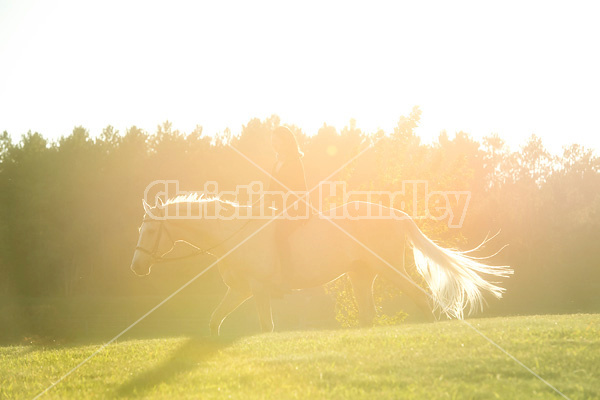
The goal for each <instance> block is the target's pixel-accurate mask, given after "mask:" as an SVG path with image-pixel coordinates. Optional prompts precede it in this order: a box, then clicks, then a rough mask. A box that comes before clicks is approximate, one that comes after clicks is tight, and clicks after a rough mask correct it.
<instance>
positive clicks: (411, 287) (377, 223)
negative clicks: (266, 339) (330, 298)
mask: <svg viewBox="0 0 600 400" xmlns="http://www.w3.org/2000/svg"><path fill="white" fill-rule="evenodd" d="M143 203H144V209H145V211H146V215H145V216H144V220H143V223H142V225H141V227H140V236H139V240H138V244H137V247H136V250H135V253H134V256H133V260H132V263H131V269H132V270H133V271H134V272H135V273H136V274H138V275H147V274H149V273H150V268H151V266H152V265H153V264H155V263H157V262H161V261H166V260H174V259H176V258H177V257H175V258H169V256H168V253H169V252H170V251H171V250H172V249H173V248H174V245H175V242H178V241H183V242H188V243H189V244H192V245H193V246H194V247H196V249H198V250H197V251H195V252H194V253H193V254H192V255H194V254H200V253H210V254H213V255H214V256H216V257H223V256H226V257H224V259H223V260H221V261H220V262H219V265H218V267H219V271H220V274H221V277H222V278H223V281H224V283H225V284H226V285H227V287H228V290H227V294H226V295H225V297H224V298H223V300H222V302H221V303H220V305H219V306H218V307H217V309H216V310H215V311H214V313H213V315H212V317H211V320H210V330H211V333H212V334H214V335H218V334H219V328H220V326H221V323H222V322H223V320H224V319H225V318H226V317H227V315H229V314H230V313H231V312H232V311H233V310H235V309H236V308H237V307H238V306H239V305H241V304H242V303H243V302H245V301H246V300H247V299H249V298H250V297H254V299H255V301H256V303H257V308H258V313H259V318H260V324H261V328H262V329H263V331H272V330H273V319H272V315H271V291H272V287H273V283H272V280H273V276H274V271H277V270H278V264H277V263H278V262H279V257H278V253H277V251H276V248H275V239H274V229H273V228H274V226H275V223H276V222H277V221H275V222H274V223H272V222H270V220H268V219H264V218H263V219H260V218H231V217H230V216H231V215H234V214H235V212H239V211H243V210H242V209H241V208H242V206H238V205H237V204H235V203H231V202H226V201H223V200H220V199H218V198H214V199H202V198H198V197H194V196H192V197H179V198H176V199H174V200H169V201H167V203H166V204H163V203H162V202H161V201H159V202H158V203H157V204H156V205H155V206H154V207H150V206H149V205H148V204H146V202H143ZM345 206H346V207H348V206H351V209H352V210H354V212H355V215H357V216H361V215H368V213H369V212H372V211H373V209H374V208H377V209H378V210H376V211H377V212H378V214H377V215H395V218H387V219H369V218H346V219H336V220H335V221H328V220H327V218H324V217H323V215H313V216H311V217H310V218H309V219H308V221H306V223H305V224H304V225H302V226H301V227H299V228H298V229H296V230H295V231H294V232H293V233H292V235H291V236H290V238H289V240H290V255H289V264H290V265H287V266H283V267H284V268H289V269H288V271H291V276H290V278H289V279H290V282H287V283H288V284H289V285H290V287H292V288H294V289H305V288H310V287H315V286H320V285H323V284H325V283H327V282H330V281H333V280H334V279H337V278H338V277H340V276H341V275H343V274H348V276H349V277H350V279H351V282H352V286H353V289H354V295H355V297H356V302H357V305H358V309H359V318H360V322H361V324H363V325H369V324H370V323H371V322H372V319H373V318H374V316H375V306H374V302H373V293H372V287H373V281H374V279H375V277H376V276H377V275H383V276H385V277H386V278H388V279H390V280H391V281H392V282H393V283H394V284H395V285H397V287H398V288H399V289H400V290H402V291H403V292H404V293H405V294H407V295H408V296H409V297H410V298H411V299H412V300H413V301H414V302H415V303H416V304H417V305H418V306H419V307H420V308H421V309H422V310H424V311H425V312H426V313H428V314H429V316H431V318H433V314H432V311H436V310H437V311H439V312H441V313H443V314H446V315H447V316H449V317H455V318H462V317H463V310H464V309H465V308H466V307H467V306H469V308H470V309H469V311H472V310H473V309H474V308H476V307H477V306H479V307H480V308H481V307H482V305H483V296H482V292H484V291H485V292H490V293H491V294H492V295H494V296H495V297H497V298H500V297H501V296H502V292H503V291H504V289H503V288H501V287H498V286H496V285H494V284H492V283H490V282H488V281H487V280H485V279H484V278H483V277H482V276H481V274H486V275H492V276H500V277H507V276H508V275H509V274H511V273H512V270H511V269H510V268H509V267H506V266H489V265H485V264H483V263H481V262H479V261H477V260H478V259H476V258H475V257H471V256H468V255H467V253H468V252H459V251H456V250H450V249H445V248H442V247H440V246H438V245H437V244H435V243H434V242H433V241H431V240H430V239H429V238H427V237H426V236H425V235H424V234H423V233H422V232H421V231H420V230H419V228H418V227H417V225H416V224H415V223H414V221H413V220H412V219H411V218H410V217H409V216H408V215H407V214H405V213H403V212H402V211H399V210H394V209H389V208H386V207H383V206H380V205H376V204H372V203H366V202H353V203H348V204H347V205H345ZM390 212H391V213H393V214H390ZM386 213H387V214H386ZM206 215H210V216H212V218H209V217H206ZM218 215H221V216H222V218H215V216H218ZM172 216H176V217H172ZM228 216H229V217H228ZM398 217H400V218H398ZM334 224H337V225H338V226H339V228H338V227H336V226H335V225H334ZM340 228H341V229H340ZM405 243H406V244H408V245H409V246H410V247H412V249H413V254H414V259H415V266H416V270H417V272H418V273H419V274H420V275H421V276H422V277H423V278H424V281H425V283H426V286H427V288H428V290H424V289H422V288H421V287H420V286H419V285H417V284H415V283H414V282H413V281H409V279H410V277H408V275H406V274H403V273H401V272H399V270H404V265H403V263H404V250H403V249H404V245H405ZM234 248H235V251H231V250H232V249H234ZM396 266H397V267H400V268H399V269H396ZM429 300H432V303H433V310H432V308H431V307H430V301H429Z"/></svg>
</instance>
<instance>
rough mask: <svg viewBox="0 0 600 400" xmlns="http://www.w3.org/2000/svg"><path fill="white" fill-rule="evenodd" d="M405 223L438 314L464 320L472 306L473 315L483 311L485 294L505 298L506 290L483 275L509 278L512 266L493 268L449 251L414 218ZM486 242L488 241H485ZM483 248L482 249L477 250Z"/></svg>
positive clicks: (472, 258) (463, 254) (464, 254)
mask: <svg viewBox="0 0 600 400" xmlns="http://www.w3.org/2000/svg"><path fill="white" fill-rule="evenodd" d="M404 221H405V227H406V230H405V232H406V234H407V239H408V242H409V243H410V244H411V245H412V248H413V254H414V257H415V265H416V269H417V271H418V273H419V274H420V275H421V276H422V277H423V278H424V279H425V281H426V283H427V286H429V289H430V290H431V294H432V297H433V300H434V311H436V310H439V311H441V312H442V313H445V314H446V315H447V316H449V317H455V318H459V319H462V318H463V311H464V309H465V308H466V307H467V305H468V306H469V314H471V312H472V311H473V310H474V309H475V308H476V307H477V306H479V308H480V309H483V303H484V299H483V295H482V291H484V290H485V291H488V292H490V293H492V294H493V295H494V296H495V297H497V298H501V297H502V293H503V292H504V291H505V289H504V288H501V287H500V286H496V285H494V284H493V283H491V282H488V281H487V280H485V279H484V278H482V277H481V276H480V273H483V274H488V275H494V276H499V277H508V276H509V275H511V274H512V273H513V270H512V269H511V268H510V267H508V266H490V265H485V264H482V263H481V262H479V261H477V258H475V257H471V256H468V255H467V253H469V252H468V251H467V252H460V251H457V250H451V249H445V248H443V247H441V246H438V245H437V244H435V243H434V242H433V241H432V240H431V239H429V238H428V237H427V236H425V234H424V233H423V232H421V230H420V229H419V227H418V226H417V224H415V222H414V221H413V220H412V219H411V218H407V219H405V220H404ZM484 243H485V241H484ZM479 247H481V245H480V246H478V247H477V248H479Z"/></svg>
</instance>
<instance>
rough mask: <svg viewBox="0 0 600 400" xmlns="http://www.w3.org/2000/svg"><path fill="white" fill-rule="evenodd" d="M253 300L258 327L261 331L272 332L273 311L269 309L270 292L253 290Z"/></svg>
mask: <svg viewBox="0 0 600 400" xmlns="http://www.w3.org/2000/svg"><path fill="white" fill-rule="evenodd" d="M254 301H256V309H257V310H258V318H259V319H260V328H261V329H262V331H263V332H273V328H274V327H275V325H273V313H272V311H271V294H270V293H269V292H268V291H266V290H256V291H254Z"/></svg>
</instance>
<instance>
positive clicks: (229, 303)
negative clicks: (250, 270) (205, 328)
mask: <svg viewBox="0 0 600 400" xmlns="http://www.w3.org/2000/svg"><path fill="white" fill-rule="evenodd" d="M251 296H252V294H251V293H250V291H247V292H246V291H240V290H238V289H233V288H229V289H227V293H226V294H225V297H223V300H221V304H219V306H218V307H217V309H216V310H215V311H214V312H213V314H212V317H210V334H211V335H213V336H218V335H219V330H220V329H221V324H222V323H223V320H224V319H225V318H226V317H227V316H228V315H229V314H230V313H231V312H232V311H233V310H235V309H236V308H238V307H239V306H240V305H241V304H242V303H243V302H245V301H246V300H248V299H249V298H250V297H251Z"/></svg>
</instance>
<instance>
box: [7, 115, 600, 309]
mask: <svg viewBox="0 0 600 400" xmlns="http://www.w3.org/2000/svg"><path fill="white" fill-rule="evenodd" d="M419 118H420V111H419V109H418V108H415V109H413V110H412V112H411V113H410V115H408V116H407V117H403V118H401V119H400V121H399V122H398V125H397V126H396V128H395V129H394V131H393V132H375V133H365V132H362V131H361V130H360V129H359V128H357V127H356V125H355V123H354V122H353V121H351V122H350V124H349V125H348V126H346V127H344V128H343V129H341V130H339V131H338V130H337V129H336V128H334V127H332V126H323V127H322V128H321V129H320V130H319V131H318V133H317V134H315V135H312V136H308V135H306V134H305V133H304V132H302V131H301V129H299V128H298V127H295V126H291V128H292V130H293V131H294V132H295V133H296V134H297V137H298V139H299V142H300V145H301V147H302V149H303V151H304V153H305V158H304V162H305V167H306V175H307V180H308V184H309V187H312V186H313V185H315V184H317V183H318V182H319V180H321V179H322V178H324V177H326V176H328V175H329V174H330V173H331V172H333V171H334V170H336V169H337V168H338V167H339V166H341V165H343V164H344V163H345V162H347V161H348V160H349V159H351V158H352V157H353V156H354V155H356V154H358V153H359V152H360V151H362V150H364V149H365V148H366V147H368V146H371V145H373V148H372V149H369V150H367V151H365V152H364V154H362V155H361V156H360V157H358V158H357V159H356V160H355V161H353V162H351V163H350V164H348V165H347V166H346V167H345V168H343V169H342V170H341V171H340V172H339V173H338V174H337V175H336V176H335V177H334V178H332V179H335V180H343V181H346V182H347V183H348V188H349V189H355V190H392V191H400V190H401V189H402V182H403V181H406V180H417V179H418V180H426V181H428V185H429V187H428V189H429V190H468V191H471V193H472V197H471V200H470V204H469V207H468V210H467V213H466V218H465V220H464V224H463V227H462V228H461V229H449V228H448V226H447V223H446V221H443V222H434V221H421V222H419V223H420V224H421V225H422V226H423V229H425V230H426V231H427V232H428V234H430V235H431V236H432V237H434V238H436V240H438V241H440V242H442V243H444V244H446V245H449V246H453V247H456V248H460V249H468V248H472V247H475V246H476V245H477V244H478V243H479V242H481V240H483V239H484V238H485V236H486V235H487V234H488V233H491V234H494V233H496V232H498V231H500V234H499V235H498V236H497V238H496V239H494V241H493V242H491V243H490V244H489V245H488V246H486V247H485V248H484V249H483V250H482V252H481V254H482V255H488V254H491V253H494V252H495V251H497V250H498V249H499V248H500V247H502V245H503V244H508V245H509V246H508V247H507V248H506V249H504V250H503V251H502V252H501V253H500V254H499V255H498V256H496V257H495V258H494V259H492V260H491V262H492V263H496V264H503V265H505V264H508V265H511V266H513V267H514V269H515V275H514V277H512V278H511V279H509V280H508V281H507V282H505V283H504V286H505V287H507V288H508V292H507V294H506V298H505V300H504V301H503V302H492V303H491V304H490V305H491V310H492V311H493V310H496V312H511V313H528V312H559V311H576V310H592V309H596V310H597V309H598V308H599V307H600V299H599V293H600V245H599V243H598V240H599V238H600V159H599V158H598V157H597V156H596V155H594V153H593V151H592V150H590V149H586V148H584V147H582V146H579V145H571V146H568V147H565V148H564V151H563V154H562V155H560V156H558V157H557V156H553V155H551V154H549V153H548V152H547V151H546V150H545V149H544V146H543V143H542V141H541V140H540V139H539V138H538V137H536V136H531V137H530V138H529V139H527V141H526V142H525V143H524V145H523V146H522V147H521V148H520V149H519V150H518V151H514V152H513V151H510V150H509V149H508V147H507V146H506V145H505V143H504V141H503V140H502V139H501V138H500V137H499V136H497V135H491V136H489V137H486V138H485V139H483V141H482V142H478V141H476V140H474V139H472V138H471V137H470V136H469V135H468V134H466V133H464V132H459V133H457V134H456V135H454V137H449V136H448V135H447V134H446V133H442V134H440V136H439V139H438V140H437V141H436V142H435V143H433V144H422V143H421V141H420V139H419V137H418V136H417V135H416V134H415V128H416V127H417V125H418V123H419ZM280 123H281V122H280V120H279V118H278V117H276V116H273V117H271V118H268V119H266V120H263V121H261V120H258V119H253V120H251V121H249V122H248V124H247V125H246V126H244V127H243V129H242V132H241V135H239V136H233V135H231V133H230V132H228V131H225V132H223V133H220V134H217V135H214V136H209V135H204V134H203V132H202V128H201V127H197V128H196V129H195V130H194V131H193V132H191V133H187V134H184V133H183V132H179V131H177V130H174V129H172V126H171V124H170V123H168V122H166V123H164V124H162V125H161V126H159V127H158V129H157V131H156V132H155V133H153V134H149V133H147V132H145V131H143V130H141V129H139V128H137V127H135V126H134V127H131V128H129V129H127V130H126V131H125V132H122V133H121V132H118V131H117V130H115V129H114V128H113V127H111V126H108V127H107V128H105V129H104V130H103V131H102V133H101V134H100V135H98V136H97V137H96V138H95V139H94V138H92V137H91V136H90V134H89V132H88V131H87V130H86V129H85V128H83V127H76V128H75V129H74V130H73V132H72V133H71V134H70V135H68V136H64V137H62V138H60V139H59V140H57V141H54V142H50V141H48V140H47V139H46V138H44V137H43V135H41V134H39V133H31V132H29V133H27V134H26V135H24V136H23V137H22V138H21V140H20V141H19V142H18V143H13V142H12V141H11V138H10V136H9V134H8V133H7V132H4V133H3V134H2V135H1V137H0V218H1V224H0V282H1V283H0V295H4V296H33V297H35V296H81V295H110V296H115V295H118V296H126V295H132V294H135V295H139V294H148V293H151V292H152V290H153V287H149V286H148V285H144V284H142V283H140V281H139V280H138V279H136V278H135V277H134V276H133V275H132V273H131V272H130V271H129V269H128V267H129V263H130V260H131V257H132V255H133V248H134V247H135V242H136V241H137V234H138V232H137V227H138V226H139V225H140V222H141V218H142V215H143V210H142V207H141V198H142V195H143V193H144V189H145V188H146V186H147V185H148V184H149V183H150V182H151V181H154V180H157V179H174V180H179V181H180V182H181V189H183V190H198V189H202V188H203V185H204V182H206V181H209V180H211V181H216V182H218V183H219V186H220V188H221V189H233V188H234V187H235V185H238V184H247V183H248V182H250V181H252V180H262V181H264V182H266V181H267V180H268V177H267V176H266V175H265V174H264V173H262V172H261V171H260V170H258V169H257V168H255V167H253V166H252V165H251V164H250V163H249V162H248V161H247V160H245V159H244V158H242V157H241V156H240V155H239V154H237V153H236V152H234V151H232V150H231V149H230V148H229V147H228V145H229V144H233V145H234V146H236V147H237V148H238V149H240V150H241V151H242V152H243V153H244V154H247V155H248V156H249V157H250V158H251V159H252V160H254V161H255V162H257V163H258V164H259V165H261V166H262V167H263V168H265V169H266V170H267V171H269V170H270V168H271V166H272V163H273V162H274V160H275V155H274V152H273V151H272V149H271V147H270V131H271V130H272V129H273V128H274V127H276V126H277V125H279V124H280ZM395 206H396V207H398V208H400V205H395ZM411 206H412V205H407V206H406V207H411ZM417 206H419V205H417ZM408 211H411V210H408ZM207 290H209V288H208V286H207Z"/></svg>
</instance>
